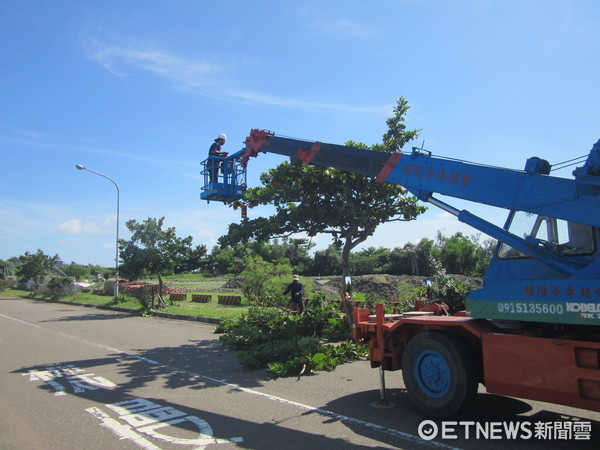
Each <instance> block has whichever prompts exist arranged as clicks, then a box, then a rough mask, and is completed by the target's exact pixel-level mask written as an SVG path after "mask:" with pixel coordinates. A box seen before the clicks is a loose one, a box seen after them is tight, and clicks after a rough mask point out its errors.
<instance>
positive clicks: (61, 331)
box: [0, 299, 600, 449]
mask: <svg viewBox="0 0 600 450" xmlns="http://www.w3.org/2000/svg"><path fill="white" fill-rule="evenodd" d="M386 385H387V389H386V398H387V400H388V401H389V402H391V403H393V405H394V406H393V407H392V408H389V409H386V408H379V407H375V406H374V404H376V403H377V401H378V400H379V395H380V394H379V373H378V371H377V370H373V369H371V368H370V367H369V364H368V362H367V361H358V362H354V363H351V364H345V365H343V366H340V367H338V368H337V369H336V370H335V371H333V372H322V373H318V374H315V375H310V376H303V377H300V378H296V377H294V378H285V379H278V380H270V379H268V376H267V374H266V372H265V371H245V370H243V369H242V368H241V367H240V365H239V364H238V362H237V360H236V359H235V357H234V355H233V354H232V352H230V351H228V350H227V349H226V348H224V347H223V346H222V345H221V344H220V343H219V341H218V335H215V334H214V326H213V325H209V324H204V323H198V322H188V321H178V320H170V319H157V318H143V317H136V316H132V315H130V314H126V313H120V312H113V311H105V310H98V309H95V308H86V307H80V306H72V305H65V304H59V303H49V302H44V301H36V300H23V299H0V407H1V413H0V449H33V448H35V449H54V448H60V449H117V448H118V449H129V448H132V449H133V448H140V447H141V448H149V449H156V448H180V449H182V448H186V447H187V448H204V447H208V446H215V447H214V448H215V449H217V448H223V449H225V448H238V447H239V448H252V449H300V448H302V449H306V448H311V449H337V448H358V449H360V448H409V449H411V448H442V449H444V448H466V449H480V448H481V446H482V444H483V442H482V441H485V446H486V447H489V448H491V449H494V448H498V449H509V448H510V449H512V448H523V449H525V448H527V449H530V448H534V449H536V448H539V449H548V448H562V449H564V448H594V449H597V448H599V444H600V414H599V413H594V412H590V411H583V410H578V409H573V408H566V407H561V406H557V405H551V404H546V403H540V402H532V401H526V400H519V399H514V398H506V397H499V396H495V395H490V394H486V393H485V391H484V390H483V388H482V389H481V390H480V394H479V396H478V398H477V400H476V402H475V404H474V405H473V407H472V408H471V409H469V411H467V412H465V413H464V414H463V415H461V416H460V417H456V418H453V420H454V421H455V422H454V423H452V422H442V421H440V420H436V421H434V422H433V423H428V422H424V421H425V420H428V418H427V417H425V416H423V415H422V414H421V413H419V412H418V410H416V409H415V407H414V406H413V405H412V404H411V402H410V400H409V399H408V396H407V394H406V392H405V390H404V386H403V384H402V377H401V374H400V372H394V373H387V374H386ZM503 424H504V425H503ZM506 424H509V425H508V426H516V427H518V428H517V436H520V438H517V439H512V438H510V437H509V435H508V434H507V432H506V431H505V430H506V428H505V427H506V426H507V425H506ZM477 427H480V430H479V431H478V430H477ZM436 429H437V434H436V437H435V438H434V439H432V440H425V439H422V438H421V436H420V431H421V433H423V436H424V437H425V438H427V437H428V436H426V435H425V433H426V432H435V431H436ZM442 432H445V434H446V435H445V436H442ZM536 433H538V434H536ZM550 433H554V437H558V439H548V437H549V436H550ZM477 438H479V439H477ZM576 438H577V439H576ZM579 438H582V440H580V439H579Z"/></svg>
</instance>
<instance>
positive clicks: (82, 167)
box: [75, 164, 120, 296]
mask: <svg viewBox="0 0 600 450" xmlns="http://www.w3.org/2000/svg"><path fill="white" fill-rule="evenodd" d="M75 167H76V168H77V169H79V170H87V171H88V172H92V173H95V174H96V175H100V176H101V177H103V178H106V179H107V180H109V181H111V182H112V184H114V185H115V187H116V188H117V241H116V255H115V288H114V291H113V292H114V295H115V296H117V295H119V196H120V193H119V186H118V185H117V183H116V182H115V180H113V179H112V178H110V177H107V176H106V175H104V174H101V173H100V172H96V171H94V170H92V169H88V168H87V167H85V166H82V165H81V164H76V165H75Z"/></svg>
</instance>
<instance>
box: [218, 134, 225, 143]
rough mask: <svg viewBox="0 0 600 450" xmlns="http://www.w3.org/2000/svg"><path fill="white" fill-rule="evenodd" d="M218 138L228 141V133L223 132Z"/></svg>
mask: <svg viewBox="0 0 600 450" xmlns="http://www.w3.org/2000/svg"><path fill="white" fill-rule="evenodd" d="M217 139H223V140H224V141H226V140H227V135H225V134H223V133H221V134H220V135H219V137H218V138H217Z"/></svg>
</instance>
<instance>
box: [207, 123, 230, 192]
mask: <svg viewBox="0 0 600 450" xmlns="http://www.w3.org/2000/svg"><path fill="white" fill-rule="evenodd" d="M226 140H227V136H225V135H224V134H223V133H221V134H219V136H218V137H217V138H216V139H215V142H214V143H213V144H212V145H211V146H210V149H209V150H208V156H209V158H208V162H207V163H206V168H207V169H208V176H209V178H210V182H211V183H212V182H213V181H217V180H218V178H219V168H220V167H221V163H220V162H219V161H218V160H217V159H215V158H211V156H227V152H224V151H222V150H221V146H222V145H225V141H226Z"/></svg>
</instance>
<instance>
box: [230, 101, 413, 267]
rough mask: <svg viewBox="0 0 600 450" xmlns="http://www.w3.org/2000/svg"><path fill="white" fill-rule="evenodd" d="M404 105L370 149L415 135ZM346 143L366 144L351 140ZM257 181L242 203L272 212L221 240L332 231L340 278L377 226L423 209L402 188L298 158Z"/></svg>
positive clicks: (390, 147)
mask: <svg viewBox="0 0 600 450" xmlns="http://www.w3.org/2000/svg"><path fill="white" fill-rule="evenodd" d="M408 109H409V106H408V103H407V102H406V100H404V98H402V97H401V98H399V99H398V100H397V103H396V107H395V108H394V115H393V116H392V117H391V118H390V119H388V120H387V125H388V131H387V132H386V133H385V134H384V136H383V143H382V144H378V145H375V146H373V147H371V148H372V149H374V150H377V151H387V152H393V151H397V150H399V149H400V148H402V147H403V146H404V145H405V144H406V143H407V142H409V141H411V140H413V139H415V138H416V137H418V135H419V133H420V130H411V131H408V130H406V126H405V124H404V117H405V115H406V113H407V111H408ZM347 145H349V146H355V147H363V148H369V147H367V146H366V145H365V144H362V143H355V142H348V143H347ZM261 184H262V186H261V187H258V188H253V189H248V191H247V192H246V195H245V196H244V199H243V202H244V203H246V204H247V205H248V206H249V207H254V206H257V205H267V204H270V205H273V206H275V214H273V215H272V216H271V217H259V218H256V219H252V220H249V219H244V220H243V221H242V222H241V223H239V224H237V223H233V224H231V225H230V226H229V232H228V234H227V235H226V236H223V237H222V238H221V239H220V243H221V244H223V245H231V244H234V243H237V242H239V241H244V240H248V239H251V238H254V239H258V240H263V239H268V238H271V237H275V236H290V235H293V234H295V233H306V234H307V235H308V236H316V235H317V234H319V233H326V234H330V235H331V236H332V238H333V241H334V243H335V244H336V245H338V246H340V247H341V249H342V275H344V276H346V275H349V274H350V262H349V261H350V252H351V251H352V249H354V248H355V247H356V246H357V245H359V244H360V243H362V242H364V241H365V240H366V239H367V238H368V237H369V236H371V235H372V234H373V233H374V232H375V230H376V228H377V227H378V226H379V225H380V224H382V223H386V222H392V221H408V220H413V219H415V218H416V217H417V216H418V215H419V214H421V213H423V212H424V211H425V207H423V206H421V205H419V204H418V202H417V199H416V198H415V197H412V196H407V195H406V194H407V191H406V190H405V189H404V188H402V187H401V186H398V185H391V184H382V183H377V182H375V180H374V179H373V178H372V177H367V176H364V175H359V174H357V173H352V172H347V171H342V170H338V169H333V168H327V167H318V166H312V165H305V164H303V163H302V162H300V161H299V160H296V159H293V160H292V161H290V162H284V163H282V164H280V165H279V166H277V167H276V168H274V169H271V170H269V171H268V172H267V173H263V174H262V175H261ZM237 206H239V205H237Z"/></svg>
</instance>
